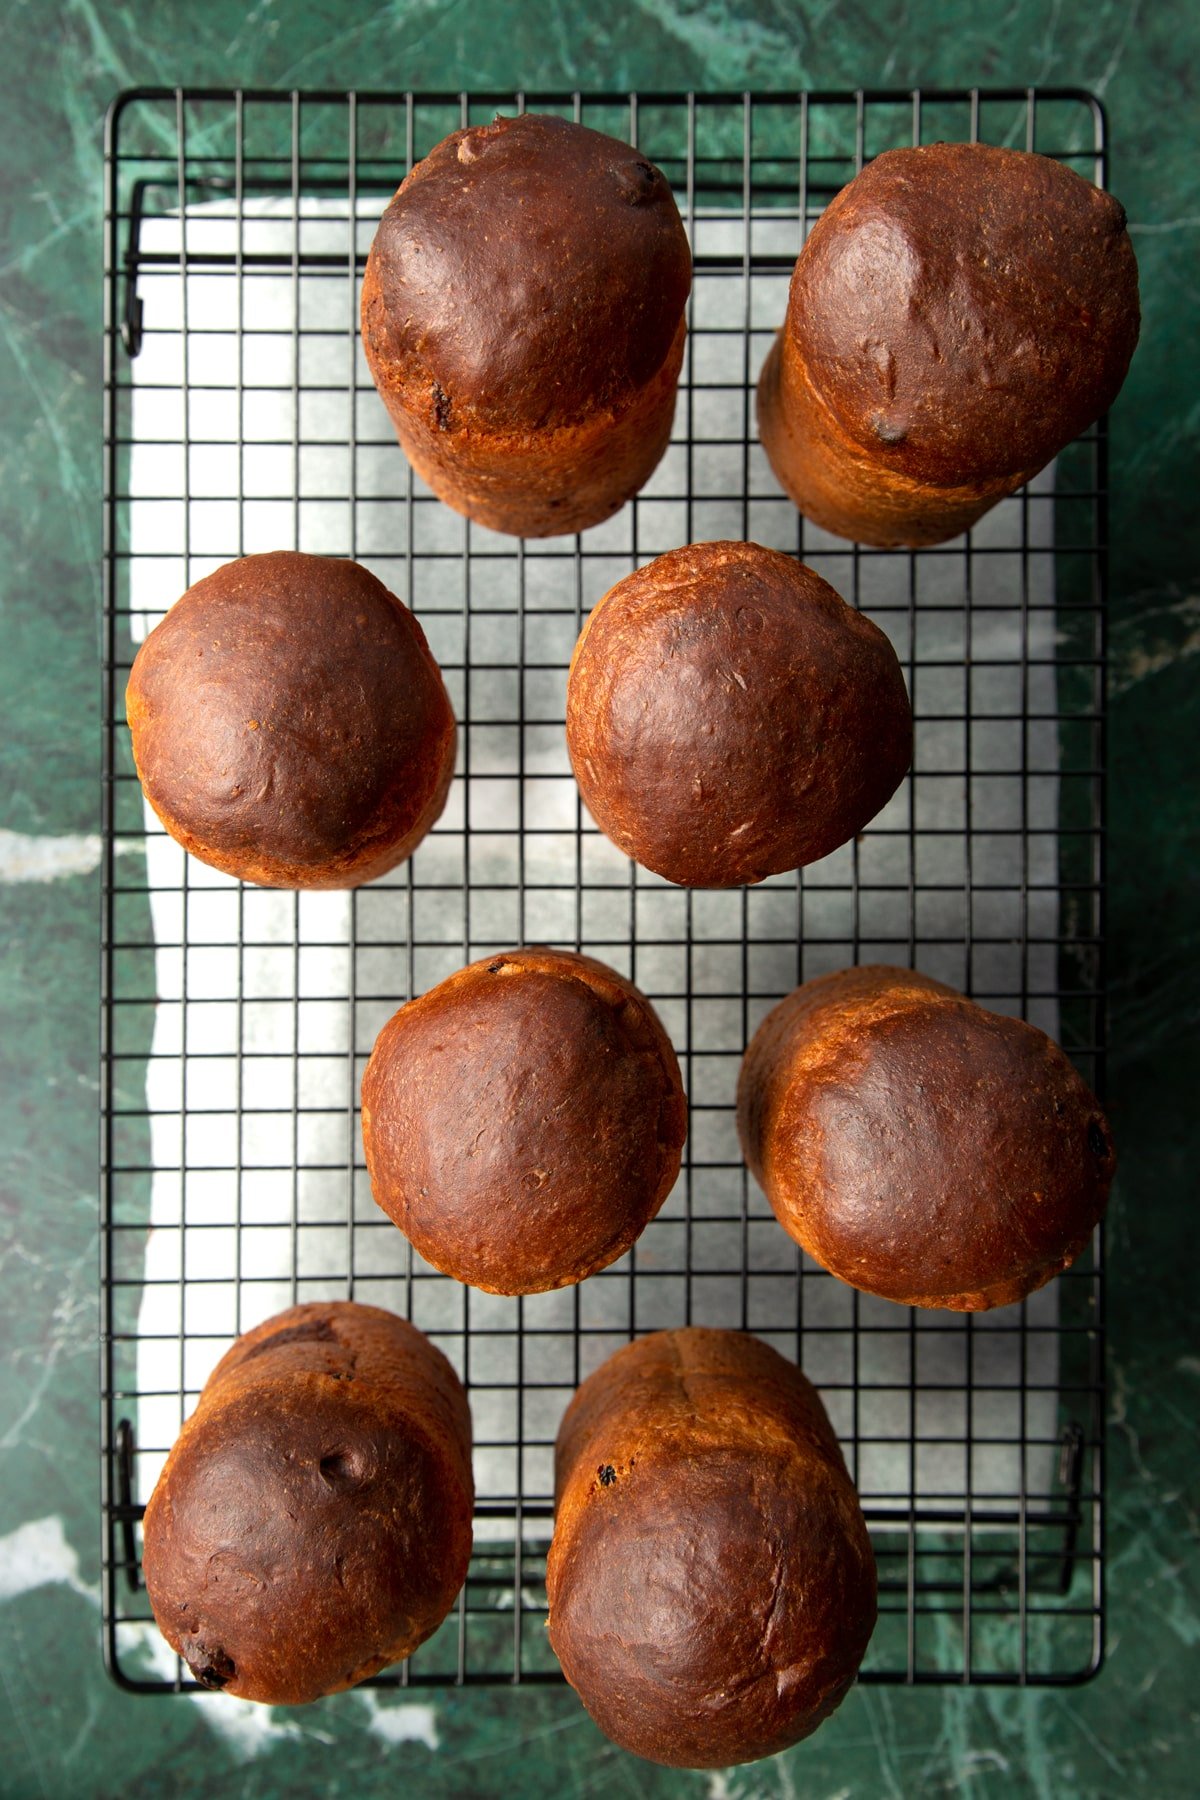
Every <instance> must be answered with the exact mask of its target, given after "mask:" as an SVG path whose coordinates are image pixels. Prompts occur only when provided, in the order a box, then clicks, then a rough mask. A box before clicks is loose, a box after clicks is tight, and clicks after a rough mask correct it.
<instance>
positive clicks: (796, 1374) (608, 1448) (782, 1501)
mask: <svg viewBox="0 0 1200 1800" xmlns="http://www.w3.org/2000/svg"><path fill="white" fill-rule="evenodd" d="M555 1480H556V1495H557V1498H556V1517H555V1528H554V1540H553V1543H552V1544H551V1547H550V1554H549V1558H548V1560H547V1565H546V1586H547V1592H548V1594H549V1600H550V1619H549V1630H550V1641H551V1643H552V1645H553V1647H554V1650H555V1652H556V1654H557V1655H558V1657H559V1659H560V1661H561V1662H562V1665H563V1670H564V1672H565V1674H566V1676H567V1679H568V1680H569V1681H570V1682H571V1684H572V1686H573V1687H574V1688H575V1689H576V1691H577V1692H578V1694H579V1696H580V1699H581V1700H582V1701H583V1703H584V1705H585V1706H586V1707H587V1709H588V1711H589V1712H590V1713H591V1715H592V1717H593V1718H594V1719H595V1721H596V1723H597V1724H598V1725H599V1726H600V1729H601V1730H602V1731H604V1732H606V1733H607V1735H608V1736H609V1737H610V1738H612V1739H613V1740H614V1741H615V1742H616V1743H618V1744H620V1745H621V1746H622V1747H623V1748H624V1749H627V1750H632V1751H634V1752H635V1753H636V1754H637V1755H639V1756H645V1757H648V1758H649V1759H650V1760H651V1761H654V1762H660V1763H667V1764H673V1765H676V1766H681V1767H685V1768H716V1767H722V1766H724V1765H726V1764H729V1763H735V1762H749V1761H752V1760H754V1759H755V1758H757V1757H760V1756H769V1755H771V1754H773V1753H774V1752H775V1751H777V1750H781V1749H784V1748H785V1747H786V1746H787V1745H789V1744H794V1743H796V1742H798V1741H799V1740H800V1739H801V1738H803V1737H807V1736H808V1734H809V1733H810V1732H812V1731H814V1730H815V1729H816V1727H817V1726H818V1725H819V1724H820V1723H821V1721H822V1720H823V1719H824V1718H826V1717H828V1715H829V1714H830V1713H831V1712H832V1711H833V1710H834V1708H835V1707H836V1706H837V1705H838V1704H839V1702H840V1701H841V1700H842V1698H843V1697H844V1695H845V1693H846V1691H847V1689H848V1688H849V1686H850V1684H851V1683H852V1681H853V1679H854V1676H855V1673H856V1672H857V1669H858V1666H859V1663H860V1662H861V1661H862V1657H863V1655H864V1653H865V1651H866V1647H867V1642H868V1640H869V1638H870V1635H871V1631H872V1629H873V1627H874V1623H875V1562H874V1557H873V1554H872V1551H871V1545H870V1539H869V1538H868V1535H867V1530H866V1525H865V1523H864V1520H863V1516H862V1510H861V1508H860V1506H859V1503H858V1496H857V1495H856V1493H855V1491H854V1487H853V1484H852V1483H851V1481H850V1478H849V1476H848V1474H847V1473H846V1467H845V1464H844V1462H843V1460H842V1455H841V1451H840V1450H839V1448H838V1444H837V1439H836V1437H835V1436H834V1433H833V1430H832V1428H831V1426H830V1424H829V1420H828V1418H827V1416H826V1414H825V1410H824V1408H823V1407H822V1405H821V1401H820V1399H819V1397H818V1395H817V1393H816V1391H815V1389H814V1388H813V1387H812V1386H811V1385H810V1383H809V1382H808V1381H806V1380H805V1378H804V1376H803V1375H802V1374H801V1373H800V1371H799V1370H798V1369H797V1368H795V1366H794V1365H793V1364H791V1363H788V1362H785V1360H784V1359H783V1358H782V1357H781V1356H779V1355H778V1354H777V1353H776V1352H775V1351H774V1350H772V1349H770V1348H769V1347H768V1346H767V1345H766V1344H763V1343H761V1342H760V1341H759V1340H758V1339H756V1338H753V1337H749V1336H747V1335H745V1334H743V1333H740V1332H733V1331H709V1330H704V1329H701V1328H698V1327H692V1328H688V1329H686V1330H682V1331H664V1332H657V1333H655V1334H654V1335H653V1336H650V1337H646V1338H641V1339H639V1340H638V1341H637V1342H636V1343H634V1344H630V1345H628V1346H627V1347H626V1348H625V1349H623V1350H619V1351H618V1352H617V1353H616V1355H615V1356H612V1357H610V1358H609V1359H608V1361H607V1362H606V1363H604V1364H603V1366H602V1367H601V1368H600V1369H598V1370H597V1371H596V1373H595V1374H593V1375H591V1376H589V1378H588V1380H587V1381H585V1382H584V1383H583V1385H582V1387H581V1388H580V1389H579V1391H578V1393H577V1394H576V1396H575V1398H574V1399H573V1400H572V1402H571V1404H570V1406H569V1407H568V1408H567V1412H566V1415H565V1417H564V1419H563V1422H562V1426H561V1428H560V1430H559V1435H558V1444H557V1448H556V1453H555Z"/></svg>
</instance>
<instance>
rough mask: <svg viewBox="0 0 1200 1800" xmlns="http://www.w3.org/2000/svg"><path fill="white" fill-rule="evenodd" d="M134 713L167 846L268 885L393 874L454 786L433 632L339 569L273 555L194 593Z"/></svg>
mask: <svg viewBox="0 0 1200 1800" xmlns="http://www.w3.org/2000/svg"><path fill="white" fill-rule="evenodd" d="M125 705H126V711H127V714H128V718H129V727H130V731H131V732H132V734H133V757H134V762H135V764H136V766H137V772H138V776H139V778H140V780H141V784H142V791H143V793H144V794H145V796H146V798H147V800H148V801H149V802H150V805H151V806H152V807H153V808H154V811H155V812H156V813H157V814H158V816H159V818H160V819H161V820H162V822H163V824H164V825H165V826H166V828H167V830H168V831H169V832H170V834H171V836H172V837H173V838H176V839H177V840H178V842H179V843H181V844H182V845H183V847H184V849H185V850H187V851H189V852H190V853H191V854H192V855H193V856H196V857H199V859H200V861H201V862H206V863H211V864H212V866H213V867H214V868H217V869H223V870H224V871H225V873H226V874H228V875H236V876H239V877H240V878H241V879H242V880H243V881H254V882H259V883H261V884H263V885H265V886H270V887H285V888H348V887H357V886H358V885H359V883H360V882H364V881H371V880H373V879H374V877H375V876H377V875H382V874H384V873H385V871H386V870H388V869H391V868H393V867H394V866H395V865H396V863H398V862H402V861H403V860H404V858H405V857H406V856H411V855H412V852H413V851H414V850H415V849H416V847H417V845H418V844H419V843H420V841H421V839H422V838H423V837H424V836H425V833H426V832H427V831H428V830H429V827H430V826H431V825H432V824H433V822H434V820H435V819H436V818H437V817H438V815H439V813H440V812H441V810H442V808H443V806H444V805H445V804H446V795H447V793H448V792H449V789H450V781H451V778H452V776H453V774H454V750H455V725H454V714H453V712H452V711H451V708H450V701H449V698H448V697H447V694H446V689H445V686H444V684H443V682H442V677H441V672H440V670H439V669H438V666H437V664H436V662H435V661H434V659H433V657H432V656H431V655H430V651H429V646H428V644H427V643H426V641H425V633H424V632H423V631H422V630H421V627H420V625H419V624H418V623H417V621H416V619H415V618H414V617H413V615H412V613H411V612H410V611H409V610H408V608H407V607H406V606H404V605H402V604H401V602H400V601H399V600H397V599H396V597H395V595H394V594H390V593H389V592H388V590H387V589H386V588H385V587H384V585H383V583H382V582H381V581H377V580H376V579H375V577H374V575H372V574H371V573H370V572H369V571H368V570H366V569H364V568H360V566H359V565H358V563H354V562H347V561H345V560H342V559H339V558H335V557H330V556H304V555H302V554H300V553H298V552H296V551H292V550H275V551H271V552H270V553H269V554H267V555H264V556H244V557H242V558H241V560H240V561H238V562H232V563H226V564H225V565H224V567H223V568H220V569H217V570H216V571H215V572H214V573H213V574H212V575H207V576H205V578H204V580H203V581H198V582H196V583H195V585H194V586H193V587H190V588H189V589H188V591H187V593H186V594H184V596H183V598H182V599H181V600H178V601H176V603H175V605H174V606H173V607H172V608H171V610H170V612H169V613H168V614H167V616H166V618H165V619H163V620H162V622H161V623H160V624H158V625H156V626H155V628H154V630H153V631H152V632H151V633H150V635H149V637H147V639H146V641H145V642H144V643H143V645H142V646H141V648H140V649H139V651H138V653H137V656H136V657H135V658H134V663H133V669H132V671H131V673H130V676H129V686H128V688H127V690H126V695H125Z"/></svg>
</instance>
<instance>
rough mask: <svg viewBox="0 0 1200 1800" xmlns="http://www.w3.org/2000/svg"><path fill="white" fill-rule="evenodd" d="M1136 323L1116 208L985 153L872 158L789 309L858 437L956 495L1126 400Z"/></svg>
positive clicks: (1030, 159)
mask: <svg viewBox="0 0 1200 1800" xmlns="http://www.w3.org/2000/svg"><path fill="white" fill-rule="evenodd" d="M1138 319H1139V313H1138V281H1137V264H1136V262H1135V260H1134V254H1133V248H1132V246H1131V244H1130V242H1129V237H1128V234H1127V232H1126V230H1125V213H1124V209H1123V208H1122V207H1121V206H1120V204H1119V203H1118V202H1117V201H1116V200H1114V199H1113V197H1112V195H1111V194H1107V193H1104V192H1103V191H1102V190H1101V189H1099V188H1096V187H1093V186H1092V184H1091V183H1090V182H1088V181H1085V180H1084V179H1083V178H1082V177H1081V176H1079V175H1077V174H1075V172H1074V171H1073V170H1071V169H1069V168H1067V167H1066V166H1065V165H1064V164H1062V163H1058V162H1055V161H1053V160H1052V159H1051V158H1049V157H1045V156H1034V155H1030V154H1029V153H1028V152H1026V151H1021V150H1002V149H996V148H994V147H992V146H990V145H984V144H929V145H926V146H924V147H922V148H920V149H906V150H889V151H887V152H886V153H885V154H884V155H882V156H879V157H876V159H875V160H874V161H873V162H871V163H869V164H868V165H867V167H866V168H865V169H864V170H863V172H862V173H861V174H860V175H858V176H856V178H855V179H854V180H853V181H852V182H850V184H849V185H848V186H847V187H845V188H843V189H842V191H841V193H840V194H838V196H837V197H836V199H835V200H834V201H833V202H832V204H831V205H830V206H829V207H828V209H827V210H826V212H825V213H824V215H823V216H822V217H821V219H820V220H819V221H818V222H817V224H816V226H815V227H814V228H813V231H812V234H811V236H810V237H809V240H808V243H807V245H806V246H805V248H804V250H803V252H802V253H801V256H800V259H799V261H798V262H797V264H796V270H795V274H794V276H793V279H792V289H791V300H790V304H789V307H788V329H789V330H790V332H791V333H792V334H793V336H794V339H795V341H796V343H797V344H798V345H799V347H800V349H801V352H802V355H803V359H804V363H805V367H806V368H807V371H808V375H809V379H810V380H811V381H812V383H813V385H814V387H815V388H816V390H817V392H818V394H819V395H820V396H821V398H822V399H823V400H824V402H825V404H826V405H827V406H828V407H829V409H830V411H831V412H832V413H833V415H834V417H835V418H836V420H837V421H838V423H839V425H840V426H841V427H842V429H843V430H844V431H845V432H846V433H847V434H848V435H849V437H850V438H851V439H852V440H853V441H854V442H856V443H858V444H860V445H862V446H863V447H865V448H866V449H867V450H869V451H870V452H871V454H872V456H874V457H876V458H877V459H878V460H879V461H881V462H882V463H883V464H884V465H885V466H887V467H889V468H894V469H896V470H897V471H899V472H901V473H903V474H906V475H909V476H913V477H915V478H917V479H919V480H928V481H931V482H939V483H951V484H954V483H962V482H967V481H972V480H982V479H985V478H987V477H992V476H1001V475H1010V474H1016V473H1017V472H1018V471H1024V470H1028V471H1033V470H1035V469H1038V468H1041V467H1042V466H1043V464H1045V463H1047V462H1048V461H1049V460H1050V458H1051V457H1052V456H1054V455H1055V454H1056V453H1057V452H1058V451H1059V450H1060V449H1061V448H1062V446H1063V445H1064V444H1065V443H1068V442H1069V441H1070V440H1071V439H1072V438H1073V437H1075V436H1077V435H1078V433H1079V432H1080V431H1082V430H1083V429H1084V428H1085V427H1086V426H1088V425H1090V424H1091V423H1092V421H1093V420H1094V419H1096V418H1097V417H1098V416H1099V415H1100V414H1101V413H1102V412H1103V411H1104V410H1105V409H1106V407H1108V406H1109V405H1110V404H1111V402H1112V401H1113V400H1114V399H1115V397H1116V395H1117V392H1118V390H1119V389H1120V386H1121V383H1122V382H1123V381H1124V379H1125V372H1126V370H1127V369H1128V367H1129V360H1130V358H1131V356H1132V355H1133V350H1134V346H1135V344H1136V343H1137V337H1138Z"/></svg>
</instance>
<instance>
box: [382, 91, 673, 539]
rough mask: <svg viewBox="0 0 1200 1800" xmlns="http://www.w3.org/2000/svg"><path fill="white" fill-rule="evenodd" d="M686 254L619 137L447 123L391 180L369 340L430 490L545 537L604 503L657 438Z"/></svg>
mask: <svg viewBox="0 0 1200 1800" xmlns="http://www.w3.org/2000/svg"><path fill="white" fill-rule="evenodd" d="M690 285H691V255H690V252H689V249H688V244H687V237H686V234H685V232H684V230H683V225H682V222H681V221H680V218H679V213H678V209H677V208H676V206H675V202H674V199H673V197H672V195H671V190H670V187H669V186H668V184H667V182H666V180H665V179H664V177H663V176H662V174H661V172H660V171H659V170H658V169H656V168H655V167H654V166H653V164H651V163H649V162H647V161H646V159H645V158H644V157H643V156H641V155H640V154H639V152H638V151H636V150H635V149H633V148H631V147H630V146H629V145H628V144H622V143H620V142H619V141H618V140H617V139H615V138H609V137H605V136H603V135H601V134H600V133H598V132H594V131H589V130H587V129H586V128H585V127H583V126H580V125H575V124H572V123H570V122H569V121H566V120H562V119H558V118H554V117H550V116H543V115H539V114H524V115H522V116H521V117H519V118H515V119H506V118H498V119H497V120H496V121H495V123H494V124H492V125H488V126H476V127H472V128H470V129H469V130H465V131H456V132H453V133H452V134H451V135H450V136H449V137H448V138H446V139H444V140H443V142H442V143H440V144H439V145H438V146H437V147H436V148H435V149H434V150H433V151H431V152H430V154H429V155H428V156H427V157H426V158H425V159H424V161H423V162H421V163H418V164H417V166H416V167H415V168H414V169H413V170H412V171H411V173H410V174H409V175H408V176H407V177H406V179H405V181H404V182H403V183H402V185H401V187H400V188H399V190H398V192H397V193H396V195H395V197H394V199H393V200H392V202H391V204H390V206H389V207H388V209H387V211H386V212H385V214H384V216H383V219H382V220H381V222H380V226H379V230H378V232H377V234H376V237H375V241H374V243H373V245H372V247H371V253H370V256H369V258H368V262H367V271H366V278H365V280H364V282H363V292H362V330H363V346H364V349H365V351H366V357H367V362H368V365H369V367H370V369H371V374H372V378H373V379H374V382H375V385H376V387H377V388H378V390H379V393H380V396H381V398H382V399H383V401H384V404H385V405H386V407H387V409H388V412H389V414H390V415H391V418H392V422H393V424H394V425H395V427H396V432H397V435H398V437H399V439H400V443H401V446H402V448H403V449H404V452H405V454H406V455H407V456H408V458H409V460H410V461H411V462H412V464H413V466H414V468H415V469H416V470H417V473H418V474H419V475H420V476H421V477H422V479H423V480H425V481H426V482H427V483H428V484H429V486H430V487H432V489H433V490H434V492H435V493H436V494H437V495H438V496H439V498H440V499H442V500H443V501H445V503H446V504H447V505H449V506H452V507H454V508H455V510H456V511H458V512H464V513H467V514H468V515H469V516H470V517H471V518H473V519H476V520H478V521H479V523H481V524H484V525H488V526H490V527H491V528H492V529H493V530H496V531H506V532H512V533H519V534H520V535H522V536H526V537H545V536H552V535H556V534H560V533H563V532H569V531H580V530H583V529H584V528H585V527H586V526H588V525H592V524H596V523H597V522H598V521H599V520H601V519H603V518H607V517H608V516H609V515H610V514H611V513H613V512H615V511H616V510H617V508H618V507H619V506H621V505H623V504H624V502H625V501H626V500H627V499H629V498H630V496H631V495H632V494H634V493H636V492H637V490H638V489H639V488H640V487H641V486H642V485H643V483H644V482H645V481H646V480H647V478H648V477H649V475H650V473H651V471H652V470H653V469H654V467H655V465H656V464H657V463H658V461H659V459H660V457H661V456H662V454H663V451H664V450H665V448H666V445H667V441H668V439H669V437H670V431H671V422H672V419H673V417H674V412H675V392H676V383H677V381H678V376H679V369H680V365H681V363H682V360H683V345H684V335H685V327H684V322H683V313H684V308H685V306H686V303H687V296H688V291H689V288H690Z"/></svg>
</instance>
